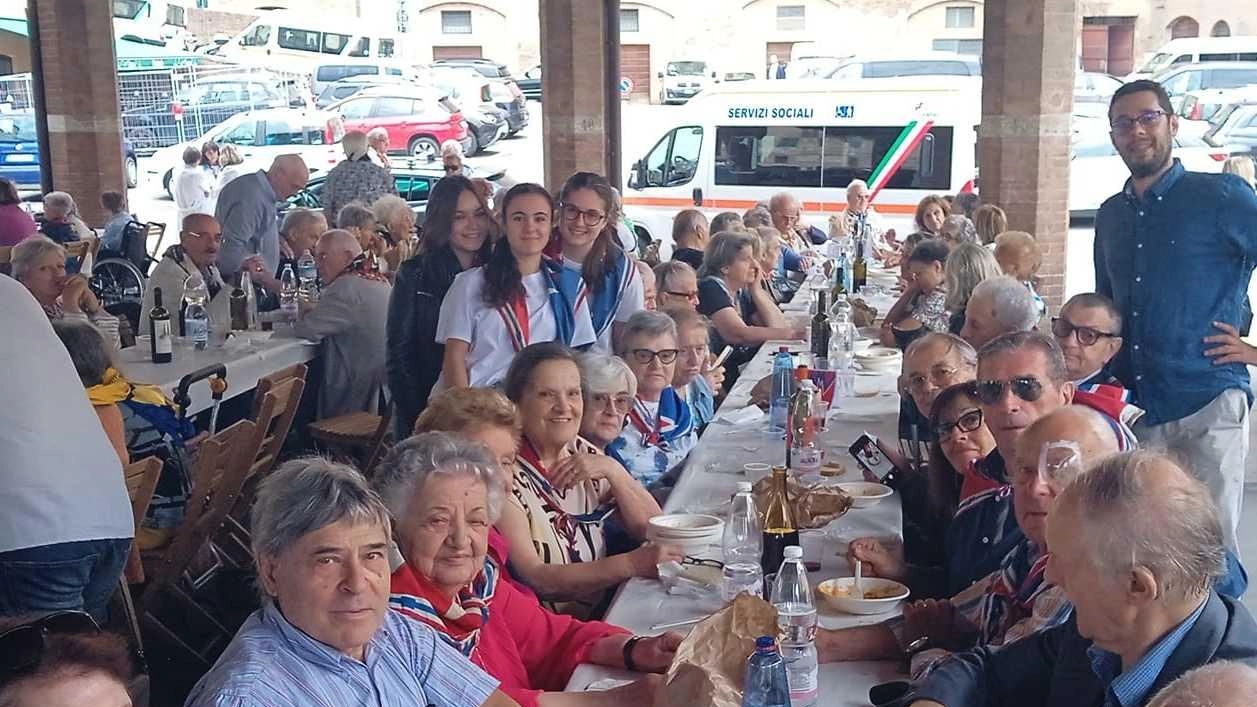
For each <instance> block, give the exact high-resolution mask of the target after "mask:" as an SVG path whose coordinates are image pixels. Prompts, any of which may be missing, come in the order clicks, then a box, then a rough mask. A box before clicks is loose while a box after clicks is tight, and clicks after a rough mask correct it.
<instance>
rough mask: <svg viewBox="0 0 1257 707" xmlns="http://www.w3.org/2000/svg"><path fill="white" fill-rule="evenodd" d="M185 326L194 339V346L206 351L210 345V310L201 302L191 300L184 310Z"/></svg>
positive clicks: (189, 336) (190, 336)
mask: <svg viewBox="0 0 1257 707" xmlns="http://www.w3.org/2000/svg"><path fill="white" fill-rule="evenodd" d="M183 318H184V322H185V324H184V326H185V327H186V332H187V336H188V338H189V339H191V340H192V347H193V348H195V349H196V350H197V351H204V350H205V349H206V348H208V347H209V312H207V311H206V310H205V305H203V304H201V303H200V302H189V303H188V308H187V309H185V310H184V311H183Z"/></svg>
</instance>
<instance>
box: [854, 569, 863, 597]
mask: <svg viewBox="0 0 1257 707" xmlns="http://www.w3.org/2000/svg"><path fill="white" fill-rule="evenodd" d="M863 574H864V563H863V562H861V561H859V560H856V561H855V591H856V593H857V594H859V595H860V598H861V599H863V598H864V579H863V576H862V575H863Z"/></svg>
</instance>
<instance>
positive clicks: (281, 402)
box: [214, 366, 305, 567]
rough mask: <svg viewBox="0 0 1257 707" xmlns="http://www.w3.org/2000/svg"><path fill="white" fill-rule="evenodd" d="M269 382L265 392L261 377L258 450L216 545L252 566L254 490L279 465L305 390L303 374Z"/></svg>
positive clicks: (256, 422) (233, 558) (238, 564)
mask: <svg viewBox="0 0 1257 707" xmlns="http://www.w3.org/2000/svg"><path fill="white" fill-rule="evenodd" d="M300 368H301V371H300V373H302V374H303V375H304V373H305V366H301V367H300ZM267 383H268V384H267V386H266V388H267V390H266V392H265V393H263V392H262V386H261V382H260V381H259V387H258V391H257V392H258V395H257V401H258V405H256V406H255V407H256V408H257V409H256V411H255V413H254V418H253V424H254V427H255V435H256V437H257V439H256V441H255V445H256V448H257V454H255V455H254V457H253V460H252V463H250V464H249V470H248V475H247V476H246V477H245V485H244V488H243V489H242V490H241V492H240V498H239V500H237V501H236V506H235V507H234V508H233V509H232V510H231V512H230V513H229V514H228V515H227V518H226V519H225V520H224V522H223V528H222V532H220V533H219V534H218V535H217V536H216V537H215V538H214V544H215V546H217V547H218V549H219V550H221V551H222V552H223V554H224V555H225V557H223V559H224V560H225V561H227V562H229V563H230V564H231V565H232V566H234V567H249V566H251V565H252V564H253V555H252V553H251V552H250V547H251V545H252V539H251V537H250V535H249V530H248V528H249V522H248V519H249V509H250V508H251V507H252V505H253V493H254V491H255V490H256V489H257V484H258V482H260V481H261V480H262V478H264V477H265V476H266V475H267V474H269V473H270V472H271V470H272V469H273V468H275V463H276V461H278V459H279V453H280V451H281V450H282V449H283V446H284V440H285V439H286V438H287V437H288V430H289V428H291V427H292V420H293V417H295V416H296V414H297V406H298V405H299V404H300V402H301V393H302V391H303V390H305V379H304V378H303V377H296V378H291V377H290V378H286V379H284V380H282V381H280V382H279V383H278V384H275V385H271V384H270V382H269V381H268V382H267Z"/></svg>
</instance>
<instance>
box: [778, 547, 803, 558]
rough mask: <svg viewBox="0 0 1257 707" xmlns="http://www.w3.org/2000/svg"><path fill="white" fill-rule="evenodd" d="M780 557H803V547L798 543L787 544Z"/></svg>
mask: <svg viewBox="0 0 1257 707" xmlns="http://www.w3.org/2000/svg"><path fill="white" fill-rule="evenodd" d="M782 557H785V558H786V559H787V560H798V559H801V558H802V557H803V548H801V547H799V546H798V545H787V546H786V549H785V550H784V551H783V553H782Z"/></svg>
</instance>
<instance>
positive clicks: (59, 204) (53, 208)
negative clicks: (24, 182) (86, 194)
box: [44, 148, 201, 216]
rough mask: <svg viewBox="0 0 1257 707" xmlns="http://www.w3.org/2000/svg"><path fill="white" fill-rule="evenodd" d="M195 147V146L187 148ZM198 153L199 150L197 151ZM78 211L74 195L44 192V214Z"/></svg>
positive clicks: (63, 213)
mask: <svg viewBox="0 0 1257 707" xmlns="http://www.w3.org/2000/svg"><path fill="white" fill-rule="evenodd" d="M188 149H196V148H188ZM196 154H197V155H200V154H201V153H200V151H197V153H196ZM76 211H78V207H77V206H75V204H74V197H72V196H70V195H69V194H67V193H65V192H63V191H50V192H48V193H47V194H44V215H45V216H52V215H60V216H69V215H71V214H73V213H74V212H76Z"/></svg>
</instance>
